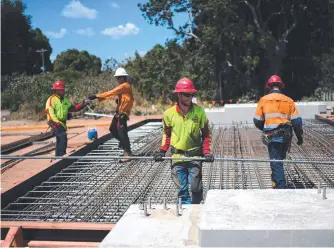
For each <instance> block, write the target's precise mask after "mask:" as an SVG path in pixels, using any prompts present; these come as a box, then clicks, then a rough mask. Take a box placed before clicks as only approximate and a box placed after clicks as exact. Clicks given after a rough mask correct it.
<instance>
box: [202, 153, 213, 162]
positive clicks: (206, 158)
mask: <svg viewBox="0 0 334 248" xmlns="http://www.w3.org/2000/svg"><path fill="white" fill-rule="evenodd" d="M214 160H215V158H214V156H213V155H212V154H210V153H207V154H205V155H204V162H210V163H212V162H213V161H214Z"/></svg>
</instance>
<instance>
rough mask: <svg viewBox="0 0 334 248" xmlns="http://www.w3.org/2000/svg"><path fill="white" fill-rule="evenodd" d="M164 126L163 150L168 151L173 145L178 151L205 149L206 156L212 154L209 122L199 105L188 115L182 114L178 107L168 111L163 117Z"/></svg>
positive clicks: (194, 106)
mask: <svg viewBox="0 0 334 248" xmlns="http://www.w3.org/2000/svg"><path fill="white" fill-rule="evenodd" d="M163 124H164V134H163V139H162V145H161V149H162V150H165V151H167V150H168V147H169V145H171V146H173V147H174V148H175V149H177V150H183V151H192V150H195V149H203V153H204V154H206V153H210V142H211V132H210V127H209V120H208V118H207V116H206V113H205V111H204V109H202V108H201V107H199V106H198V105H196V104H193V107H192V109H191V110H190V111H189V112H188V113H187V114H186V115H184V114H183V113H182V111H181V110H180V108H179V106H178V105H175V106H173V107H171V108H169V109H167V110H166V111H165V112H164V115H163ZM173 156H174V155H173ZM174 157H175V156H174Z"/></svg>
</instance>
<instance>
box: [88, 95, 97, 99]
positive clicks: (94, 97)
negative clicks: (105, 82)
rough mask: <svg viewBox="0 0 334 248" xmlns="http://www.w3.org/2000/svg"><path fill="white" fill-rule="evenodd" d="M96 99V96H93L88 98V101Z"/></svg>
mask: <svg viewBox="0 0 334 248" xmlns="http://www.w3.org/2000/svg"><path fill="white" fill-rule="evenodd" d="M96 98H97V97H96V95H91V96H88V97H87V99H88V100H95V99H96Z"/></svg>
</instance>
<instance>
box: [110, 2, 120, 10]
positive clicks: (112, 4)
mask: <svg viewBox="0 0 334 248" xmlns="http://www.w3.org/2000/svg"><path fill="white" fill-rule="evenodd" d="M109 5H110V6H111V8H114V9H119V5H118V4H117V3H109Z"/></svg>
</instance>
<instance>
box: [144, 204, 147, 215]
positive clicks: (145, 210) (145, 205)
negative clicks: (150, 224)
mask: <svg viewBox="0 0 334 248" xmlns="http://www.w3.org/2000/svg"><path fill="white" fill-rule="evenodd" d="M144 215H145V216H147V204H146V202H145V203H144Z"/></svg>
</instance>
